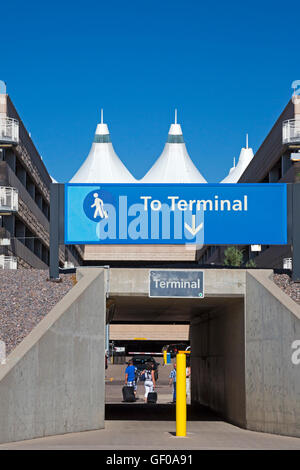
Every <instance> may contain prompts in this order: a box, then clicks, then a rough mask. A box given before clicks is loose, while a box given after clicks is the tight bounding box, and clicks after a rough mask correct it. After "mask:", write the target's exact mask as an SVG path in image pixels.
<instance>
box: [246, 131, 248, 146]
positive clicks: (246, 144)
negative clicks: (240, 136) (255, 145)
mask: <svg viewBox="0 0 300 470" xmlns="http://www.w3.org/2000/svg"><path fill="white" fill-rule="evenodd" d="M247 148H248V134H246V149H247Z"/></svg>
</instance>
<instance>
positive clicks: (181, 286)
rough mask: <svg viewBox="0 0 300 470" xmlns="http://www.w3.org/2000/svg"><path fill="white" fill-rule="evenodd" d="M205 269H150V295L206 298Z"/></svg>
mask: <svg viewBox="0 0 300 470" xmlns="http://www.w3.org/2000/svg"><path fill="white" fill-rule="evenodd" d="M203 276H204V273H203V271H198V270H192V271H191V270H190V271H183V270H171V269H168V270H150V271H149V297H177V298H187V297H188V298H197V299H203V298H204V287H203Z"/></svg>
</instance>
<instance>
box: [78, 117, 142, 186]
mask: <svg viewBox="0 0 300 470" xmlns="http://www.w3.org/2000/svg"><path fill="white" fill-rule="evenodd" d="M101 121H102V119H101ZM136 182H137V181H136V179H135V178H134V177H133V176H132V174H131V173H130V172H129V171H128V170H127V168H126V166H125V165H124V164H123V163H122V162H121V160H120V159H119V157H118V155H117V154H116V153H115V151H114V148H113V145H112V143H111V141H110V135H109V130H108V127H107V125H106V124H103V122H101V124H98V125H97V129H96V133H95V138H94V142H93V144H92V147H91V150H90V153H89V154H88V156H87V158H86V160H85V161H84V162H83V164H82V165H81V167H80V168H79V170H78V171H77V173H76V174H75V175H74V176H73V178H72V179H71V180H70V183H136Z"/></svg>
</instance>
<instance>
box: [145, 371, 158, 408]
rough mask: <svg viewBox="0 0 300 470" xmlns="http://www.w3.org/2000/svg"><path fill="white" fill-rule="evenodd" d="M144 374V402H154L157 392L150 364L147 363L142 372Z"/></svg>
mask: <svg viewBox="0 0 300 470" xmlns="http://www.w3.org/2000/svg"><path fill="white" fill-rule="evenodd" d="M142 374H144V376H145V382H144V385H145V397H144V399H145V403H156V401H157V393H156V392H154V389H155V376H154V370H153V369H152V366H151V364H147V368H146V369H145V370H144V371H143V372H142Z"/></svg>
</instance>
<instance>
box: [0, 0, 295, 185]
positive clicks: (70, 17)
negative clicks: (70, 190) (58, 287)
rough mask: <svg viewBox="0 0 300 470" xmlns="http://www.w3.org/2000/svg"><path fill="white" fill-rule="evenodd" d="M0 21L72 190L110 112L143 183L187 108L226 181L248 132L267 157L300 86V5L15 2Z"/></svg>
mask: <svg viewBox="0 0 300 470" xmlns="http://www.w3.org/2000/svg"><path fill="white" fill-rule="evenodd" d="M0 15H1V19H2V21H1V67H0V79H2V80H4V81H6V83H7V90H8V93H9V94H10V96H11V98H12V100H13V102H14V104H15V106H16V108H17V110H18V111H19V113H20V115H21V117H22V119H23V121H24V124H25V126H26V127H27V129H28V130H29V131H30V132H31V135H32V138H33V140H34V142H35V144H36V146H37V148H38V150H39V152H40V153H41V155H42V157H43V160H44V162H45V164H46V166H47V168H48V170H49V172H50V173H51V174H52V175H53V176H54V177H55V178H56V179H57V180H59V181H62V182H63V181H68V180H69V179H70V178H71V177H72V176H73V174H74V173H75V172H76V171H77V169H78V168H79V166H80V165H81V163H82V162H83V160H84V158H85V157H86V156H87V154H88V152H89V149H90V146H91V142H92V139H93V134H94V131H95V127H96V124H97V122H99V121H100V109H101V107H103V108H104V121H105V122H107V123H108V125H109V128H110V132H111V136H112V140H113V144H114V148H115V150H116V152H117V153H118V155H119V157H120V158H121V159H122V160H123V162H124V163H125V164H126V166H127V167H128V169H129V170H130V171H131V172H132V173H133V174H134V176H135V177H137V178H140V177H142V176H143V175H144V174H145V173H146V171H147V170H148V169H149V168H150V167H151V166H152V164H153V163H154V161H155V160H156V158H157V157H158V156H159V155H160V153H161V152H162V149H163V146H164V142H165V140H166V137H167V133H168V129H169V125H170V123H171V122H172V121H173V117H174V108H175V107H177V108H178V121H179V122H180V123H181V124H182V128H183V133H184V137H185V142H186V144H187V148H188V151H189V154H190V156H191V158H192V159H193V161H194V163H195V164H196V166H197V167H198V168H199V170H200V171H201V173H202V174H203V176H204V177H205V178H206V179H207V180H208V181H209V182H218V181H220V179H222V178H223V177H224V176H225V175H226V174H227V173H228V170H229V168H230V167H231V166H232V160H233V157H238V155H239V152H240V148H241V146H242V145H244V142H245V134H246V132H248V133H249V144H250V145H251V146H252V147H253V148H254V151H256V150H257V149H258V147H259V146H260V144H261V143H262V141H263V139H264V138H265V136H266V135H267V133H268V132H269V130H270V128H271V126H272V125H273V123H274V121H275V120H276V119H277V117H278V116H279V114H280V113H281V111H282V110H283V108H284V107H285V105H286V104H287V102H288V100H289V98H290V96H291V92H292V89H291V83H292V81H293V80H296V79H300V70H299V69H300V62H299V33H298V32H297V24H296V22H297V18H298V17H299V4H298V2H295V1H293V0H291V1H290V2H289V3H288V4H286V5H285V4H282V3H276V2H273V1H256V0H254V1H251V2H246V3H245V2H240V1H239V2H235V1H227V2H223V1H215V2H203V3H202V2H199V1H196V0H194V1H191V0H186V1H184V2H183V1H178V0H172V1H169V0H167V1H163V0H160V1H157V0H152V1H151V2H146V1H142V0H139V1H137V0H131V1H129V2H124V1H114V0H110V1H109V2H107V1H105V2H104V1H101V0H100V1H99V0H98V1H92V0H86V1H85V2H80V3H79V2H67V1H60V2H58V1H56V0H53V1H52V2H47V3H46V2H44V3H42V2H35V1H27V2H24V1H22V2H20V1H19V0H15V1H14V2H5V3H4V4H3V3H2V5H1V7H0ZM3 19H4V21H3Z"/></svg>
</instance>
